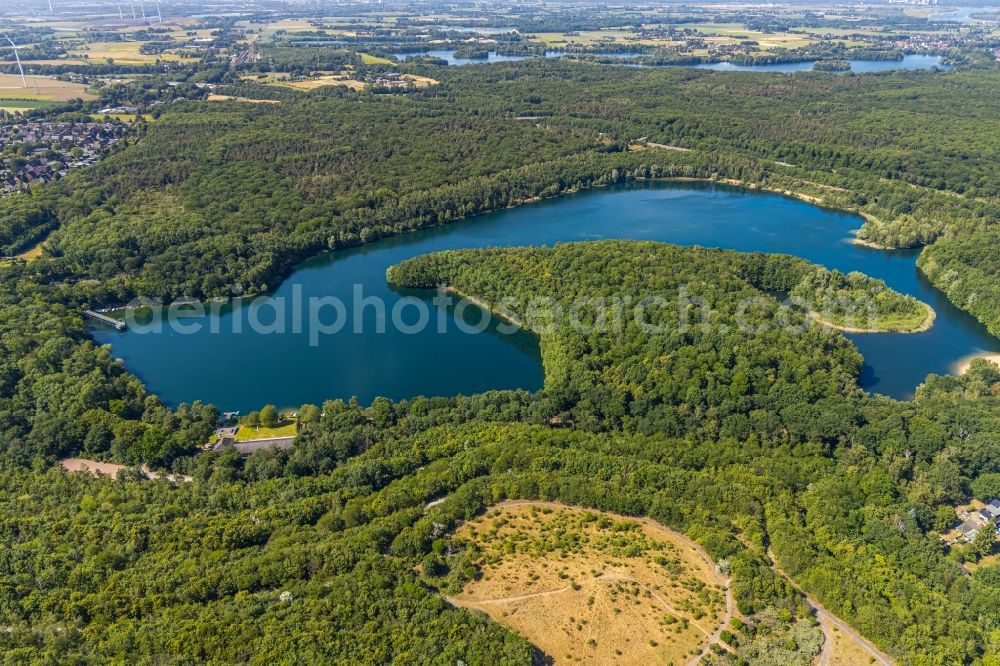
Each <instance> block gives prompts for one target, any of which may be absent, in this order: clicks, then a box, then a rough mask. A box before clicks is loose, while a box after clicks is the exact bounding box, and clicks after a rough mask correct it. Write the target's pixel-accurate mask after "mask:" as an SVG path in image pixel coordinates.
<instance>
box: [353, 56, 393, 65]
mask: <svg viewBox="0 0 1000 666" xmlns="http://www.w3.org/2000/svg"><path fill="white" fill-rule="evenodd" d="M358 55H360V56H361V62H363V63H365V64H366V65H393V64H395V63H394V62H393V61H391V60H389V59H388V58H379V57H378V56H373V55H371V54H368V53H359V54H358Z"/></svg>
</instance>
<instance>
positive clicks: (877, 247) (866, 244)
mask: <svg viewBox="0 0 1000 666" xmlns="http://www.w3.org/2000/svg"><path fill="white" fill-rule="evenodd" d="M847 242H848V243H850V244H851V245H857V246H858V247H867V248H869V249H872V250H882V251H883V252H887V251H889V250H892V249H893V248H891V247H886V246H884V245H879V244H878V243H875V242H873V241H869V240H864V239H863V238H858V237H857V236H855V237H854V238H848V239H847Z"/></svg>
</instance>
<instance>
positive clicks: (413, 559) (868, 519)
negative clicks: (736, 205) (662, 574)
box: [0, 242, 1000, 664]
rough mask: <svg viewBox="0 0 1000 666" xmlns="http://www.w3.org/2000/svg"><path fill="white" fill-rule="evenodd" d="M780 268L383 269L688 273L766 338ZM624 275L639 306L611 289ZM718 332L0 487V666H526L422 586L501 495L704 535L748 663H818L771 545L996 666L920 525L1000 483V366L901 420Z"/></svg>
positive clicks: (828, 354)
mask: <svg viewBox="0 0 1000 666" xmlns="http://www.w3.org/2000/svg"><path fill="white" fill-rule="evenodd" d="M542 255H545V256H544V257H543V256H542ZM649 257H654V258H658V259H660V260H661V261H653V260H652V259H648V258H649ZM741 258H742V261H741V260H739V259H741ZM795 261H797V260H795ZM605 267H606V268H605ZM789 267H790V262H789V261H788V260H787V258H781V257H778V258H772V257H766V256H762V255H737V254H736V253H729V252H718V251H708V250H699V249H682V248H675V247H672V246H666V245H659V244H652V243H628V242H603V243H593V244H583V245H562V246H558V247H557V248H555V249H551V250H486V251H479V252H476V253H471V252H461V253H448V254H442V255H432V256H430V257H427V258H420V259H417V260H415V261H413V262H409V263H407V264H405V265H403V266H401V267H400V268H399V269H397V270H395V271H394V272H393V274H394V276H395V277H396V278H397V279H400V280H402V279H404V278H405V279H407V280H409V281H411V283H412V284H421V283H423V282H424V281H431V282H435V283H436V282H438V281H439V280H440V279H441V278H442V277H443V272H444V271H447V270H451V271H452V273H451V274H450V275H449V277H450V279H451V280H453V281H454V282H455V283H456V284H459V285H461V286H463V287H466V288H470V289H472V288H473V286H475V288H476V289H481V291H480V292H477V293H478V294H479V295H480V296H481V297H483V298H487V297H489V296H491V295H492V294H498V293H504V294H510V295H512V296H515V297H516V296H518V295H530V294H531V293H532V290H535V289H537V290H540V291H539V293H543V294H546V295H555V296H558V297H570V296H573V295H575V294H577V293H580V290H582V289H584V288H586V289H588V290H589V289H590V288H592V287H597V286H600V285H622V288H624V289H626V290H629V291H631V292H634V295H641V294H644V293H663V292H664V291H665V290H668V289H669V288H670V287H671V286H674V285H676V284H678V283H679V282H680V281H684V282H685V283H687V284H693V285H695V287H696V288H697V289H698V293H700V294H701V296H703V297H704V298H705V299H706V302H709V301H710V302H712V303H713V306H712V307H713V313H714V314H715V315H716V316H717V317H719V318H725V319H726V320H727V321H728V318H729V317H731V316H732V311H731V307H732V306H733V305H734V304H735V303H736V301H737V300H738V298H739V297H741V296H748V295H752V296H754V297H755V298H756V302H757V303H759V304H760V305H761V310H760V311H759V312H757V313H756V315H755V316H758V317H759V318H760V321H767V320H770V319H771V318H772V317H773V315H774V313H773V312H768V310H767V308H765V307H764V303H765V302H766V299H767V297H766V295H765V294H766V291H761V289H762V288H767V287H771V286H775V285H777V284H780V283H781V281H782V280H785V279H787V278H788V275H787V274H786V273H787V271H788V269H789ZM556 268H558V269H560V272H559V273H558V274H557V276H555V275H553V276H550V277H546V274H547V273H551V272H552V270H553V269H556ZM641 269H645V270H646V271H647V272H652V273H653V276H654V279H653V280H652V281H651V282H650V283H649V284H648V286H642V282H641V281H636V280H625V281H622V278H627V277H628V276H630V275H634V273H635V271H638V270H641ZM491 276H492V278H491ZM510 281H514V282H513V283H512V284H510V285H508V282H510ZM580 285H584V287H580ZM755 285H756V286H755ZM613 291H614V290H613V289H610V288H609V289H608V293H612V292H613ZM771 302H772V303H773V305H771V306H770V307H771V308H776V307H777V302H776V301H774V299H771ZM789 316H791V317H796V316H798V317H800V318H801V317H802V316H803V315H802V314H801V313H795V312H790V313H789ZM718 330H720V329H719V328H717V327H713V328H712V329H711V330H706V331H700V330H697V329H696V330H694V331H691V332H689V333H686V334H684V333H680V332H678V330H677V329H676V328H675V327H669V328H668V329H667V330H666V331H665V332H664V333H663V334H661V335H639V334H638V333H639V331H637V330H636V329H635V328H634V327H633V326H630V325H626V326H624V327H623V328H622V330H621V331H620V332H617V331H615V330H614V329H613V328H612V329H610V330H609V331H607V332H595V333H593V334H592V335H590V336H589V337H585V336H580V335H577V336H574V334H573V333H572V332H568V331H566V327H565V326H564V325H562V324H561V323H559V322H556V325H555V326H553V327H552V329H551V332H549V333H542V341H543V347H544V348H545V364H546V377H547V379H546V387H545V389H544V390H543V391H542V392H540V393H539V394H536V395H530V394H526V393H519V392H494V393H488V394H484V395H479V396H473V397H470V398H452V399H447V398H438V399H426V398H418V399H414V400H411V401H405V402H402V403H391V402H389V401H388V400H384V399H378V400H376V401H375V402H374V403H373V404H372V405H371V406H370V407H368V408H364V407H361V406H359V405H357V404H355V403H344V402H342V401H331V402H328V403H326V404H325V405H324V406H323V409H322V415H321V416H320V417H319V418H318V419H316V420H313V421H310V422H309V423H308V424H304V425H303V426H302V427H301V429H300V433H299V441H298V445H297V446H296V448H295V449H294V450H290V451H280V452H277V451H276V452H261V453H258V454H255V455H254V456H252V457H250V458H249V459H246V460H241V459H240V458H239V456H238V455H236V454H235V452H233V451H231V450H230V451H229V452H226V453H221V454H205V455H201V456H197V457H194V458H183V459H180V460H178V463H177V465H176V468H177V469H179V470H182V471H184V472H186V473H188V474H190V475H191V476H192V479H193V480H192V481H191V482H189V483H177V484H171V483H169V482H167V481H165V480H157V481H136V480H130V479H129V478H128V475H125V476H124V477H123V478H121V479H119V481H118V482H117V483H116V482H111V481H106V480H97V479H92V478H90V477H86V476H79V475H69V476H68V475H66V474H65V473H63V472H61V471H58V470H49V471H44V470H35V471H30V470H28V469H21V470H15V469H10V470H9V472H8V473H7V474H5V475H4V476H3V479H2V482H0V483H2V485H0V501H2V502H3V504H4V509H5V510H4V512H3V516H4V518H3V525H4V527H3V529H4V533H5V534H6V535H8V536H7V538H6V545H7V549H6V550H5V552H4V560H5V562H6V566H5V567H4V572H3V574H2V575H0V585H2V586H3V587H4V589H6V590H7V594H6V595H5V599H6V601H5V603H4V604H3V606H2V608H0V615H2V619H3V622H4V623H5V625H6V626H9V627H10V628H11V629H10V631H8V632H4V633H3V635H2V638H0V641H2V642H3V644H4V648H5V653H6V654H8V655H12V656H14V655H16V658H17V659H19V660H22V661H27V660H41V659H42V658H43V656H44V655H51V654H56V655H61V656H62V657H63V658H71V657H77V658H80V659H94V658H96V659H101V660H103V659H112V660H113V659H115V658H126V657H127V656H128V655H132V654H136V653H141V654H149V655H154V654H155V655H161V656H164V658H169V659H170V660H175V661H177V660H180V661H183V660H191V659H194V660H205V661H213V660H214V661H251V662H260V663H264V662H267V661H270V660H274V659H277V658H279V657H281V658H286V659H287V658H297V659H302V660H324V661H331V662H339V663H357V662H359V661H361V662H366V663H367V662H386V661H389V660H392V659H397V660H404V661H429V662H430V661H435V662H438V661H439V662H449V663H450V662H452V661H454V660H456V659H461V660H463V661H465V662H466V663H470V664H477V663H512V664H513V663H528V662H530V661H531V660H532V659H533V656H532V649H531V647H530V646H528V645H527V644H526V643H525V642H524V641H522V640H521V639H519V638H517V637H516V636H513V635H511V634H510V633H508V632H507V631H506V630H504V629H502V628H500V627H499V626H498V625H495V624H492V623H489V622H487V621H486V620H484V619H483V618H481V617H479V616H475V615H471V614H468V613H465V612H461V611H458V610H456V609H454V608H451V607H450V606H448V605H447V604H446V603H445V602H444V601H443V599H442V598H441V597H440V596H438V594H437V590H438V589H440V588H443V587H447V586H452V585H455V584H456V581H459V582H460V581H461V580H462V579H463V577H468V576H470V575H475V571H474V570H473V571H470V570H468V566H467V564H466V563H465V562H466V561H465V560H464V559H463V558H461V557H456V558H455V560H454V561H453V560H451V559H450V558H449V557H447V556H446V553H448V552H451V547H450V546H449V540H450V539H451V536H450V532H451V529H452V528H454V527H455V526H456V525H457V524H458V523H459V522H460V521H462V520H464V519H466V518H469V517H472V516H474V515H477V513H479V512H480V511H482V510H483V509H484V508H485V507H488V506H490V505H492V504H494V503H496V502H497V501H499V500H501V499H504V498H541V499H557V500H560V501H563V502H566V503H569V504H574V505H583V506H590V507H595V508H601V509H606V510H611V511H616V512H620V513H625V514H628V515H648V516H651V517H653V518H655V519H656V520H658V521H661V522H662V523H664V524H665V525H669V526H671V527H675V528H677V529H679V530H682V531H684V532H685V533H687V534H689V535H690V536H692V537H693V538H695V539H697V540H698V541H699V542H700V543H702V544H703V545H704V546H705V547H706V549H707V550H708V551H709V553H710V554H711V555H712V556H713V557H714V558H715V559H716V560H717V561H720V562H726V566H727V568H728V570H729V571H730V572H731V575H732V577H733V583H732V585H733V591H734V594H735V597H736V601H737V604H738V608H739V610H740V613H741V614H742V615H743V616H744V617H745V618H747V620H746V623H745V624H741V627H743V629H742V630H734V634H735V636H734V637H732V638H731V640H732V641H733V642H734V643H736V644H737V645H739V644H741V642H743V644H744V645H745V646H746V649H747V650H748V651H751V650H752V652H748V653H747V654H754V655H757V656H758V657H759V656H760V655H761V654H764V655H765V656H767V655H770V658H772V659H773V658H776V657H774V655H781V659H783V660H784V661H783V663H802V664H805V663H809V661H810V660H811V659H812V656H813V654H814V653H813V652H812V651H811V648H810V649H807V648H809V645H808V644H806V643H805V642H804V643H803V644H802V646H801V647H802V652H801V653H799V652H797V651H796V647H795V643H794V642H793V643H792V644H791V647H790V646H789V643H788V641H787V638H786V637H787V635H789V632H793V631H798V632H800V633H801V631H803V629H802V626H800V623H802V622H805V623H806V624H805V625H804V626H806V627H808V626H809V623H810V622H812V620H811V615H810V613H809V610H808V607H807V606H806V605H805V604H804V602H803V600H802V598H801V597H800V596H799V594H798V593H797V592H795V591H794V589H792V588H791V587H790V586H789V585H788V583H787V582H785V581H784V580H783V579H781V578H780V577H779V576H778V575H777V574H775V573H774V571H773V569H772V568H771V567H770V565H769V562H768V558H767V554H766V551H767V549H768V548H769V547H770V548H771V549H772V550H773V551H774V553H775V555H776V557H777V558H778V559H779V561H780V562H781V563H782V566H783V567H784V568H785V569H786V570H788V571H789V572H791V573H792V574H793V575H794V576H795V577H796V580H798V581H799V582H800V583H801V584H802V585H803V586H804V587H805V588H806V589H807V590H809V592H810V593H812V594H814V595H816V596H817V597H819V598H820V599H821V600H822V601H823V603H824V604H826V605H827V606H828V607H829V608H830V609H831V610H833V611H834V612H837V613H839V614H841V615H842V616H843V617H845V618H846V619H848V620H849V621H851V622H852V623H853V624H854V625H855V626H857V627H858V628H859V629H860V630H861V631H863V632H864V633H865V634H866V635H867V636H868V637H870V638H871V639H872V640H875V641H876V642H877V643H878V644H879V645H880V646H882V647H883V648H885V649H887V650H889V651H890V652H891V653H892V654H893V655H895V656H897V657H898V658H899V659H900V660H901V661H903V662H904V663H911V662H912V663H962V662H973V661H977V660H986V659H987V658H988V657H991V656H993V655H995V654H996V645H995V644H994V643H992V642H991V640H990V634H989V633H987V632H984V631H983V629H982V627H983V626H984V625H985V626H992V625H994V624H995V623H996V622H997V621H998V619H1000V618H998V617H997V609H998V608H1000V604H998V601H1000V598H998V596H997V595H998V594H1000V585H998V581H997V580H996V568H995V567H991V568H983V569H981V570H979V571H977V572H976V573H975V574H973V575H972V576H967V575H961V574H960V573H959V571H960V570H959V568H958V566H957V564H956V562H955V561H953V560H952V559H949V558H947V557H945V556H944V553H943V550H942V546H940V545H939V544H940V542H939V541H938V539H937V535H936V533H935V530H936V529H938V524H937V515H938V513H939V512H938V511H937V508H938V507H942V506H946V505H947V504H948V503H951V502H955V501H957V500H958V499H960V498H961V497H962V496H963V495H964V494H965V493H967V492H970V488H969V484H970V483H972V482H973V479H974V478H976V477H978V476H980V475H981V474H983V473H995V472H997V471H998V470H997V464H996V460H997V455H996V453H997V450H996V446H997V441H998V434H1000V417H998V414H1000V409H998V407H1000V371H998V370H997V369H996V368H995V367H992V366H990V365H988V364H986V363H977V364H976V365H975V366H974V368H973V370H972V371H971V372H970V373H969V374H968V375H966V376H965V377H964V378H953V377H948V378H945V377H932V378H930V379H929V381H928V383H927V384H926V385H925V386H924V387H923V388H922V389H921V391H920V392H919V393H918V395H917V398H916V399H915V400H914V401H913V402H911V403H900V402H895V401H891V400H887V399H882V398H877V399H876V398H871V397H868V396H867V395H866V394H864V393H863V392H862V391H860V390H859V389H858V388H857V385H856V383H855V380H856V376H857V373H858V371H859V368H860V357H859V356H858V354H857V352H856V351H855V350H854V349H853V348H852V347H851V345H850V344H849V343H848V342H847V341H846V340H845V339H843V338H842V337H840V336H839V335H838V334H836V333H834V332H831V331H828V330H824V329H823V328H822V327H818V326H807V327H804V328H802V329H801V330H800V331H799V332H798V333H795V334H793V333H791V332H787V331H780V332H776V333H775V334H773V336H772V337H768V336H767V335H763V336H761V335H760V334H756V333H740V332H739V331H737V332H734V333H731V334H729V337H728V339H726V338H720V337H718V336H717V335H715V334H713V333H712V331H718ZM581 346H585V347H587V349H580V347H581ZM625 396H631V399H627V400H620V399H619V398H620V397H625ZM616 419H617V420H616ZM588 430H593V431H595V432H588ZM671 432H676V433H678V434H677V435H676V436H675V435H672V434H671ZM439 499H443V500H444V501H442V502H436V500H439ZM432 501H434V503H433V504H431V503H432ZM847 553H849V556H848V555H847ZM775 621H776V622H778V623H779V624H781V625H782V626H785V627H787V629H784V630H781V631H776V632H773V633H772V634H768V635H770V636H772V639H773V638H775V637H780V638H781V640H780V641H778V643H776V644H770V643H768V639H767V636H761V635H759V634H758V635H756V636H755V635H754V634H753V633H751V628H753V627H759V626H763V623H768V622H775ZM320 636H321V637H322V638H321V639H319V638H318V637H320ZM772 642H773V641H772ZM734 663H735V662H734ZM755 663H763V662H761V661H759V660H757V659H755ZM981 663H988V661H982V662H981Z"/></svg>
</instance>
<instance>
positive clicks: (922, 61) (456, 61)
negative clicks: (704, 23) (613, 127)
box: [392, 49, 952, 74]
mask: <svg viewBox="0 0 1000 666" xmlns="http://www.w3.org/2000/svg"><path fill="white" fill-rule="evenodd" d="M392 55H394V56H395V57H396V58H397V59H398V60H406V59H407V58H409V57H415V56H431V57H434V58H438V59H441V60H446V61H447V62H448V64H449V65H476V64H482V63H491V62H514V61H518V60H528V59H530V58H534V57H538V56H510V55H499V54H497V53H496V52H494V51H490V52H489V53H488V54H487V57H485V58H456V57H455V51H454V49H438V50H429V51H419V52H416V53H393V54H392ZM568 55H573V54H572V53H570V52H566V51H548V52H546V54H545V57H546V58H560V57H563V56H568ZM581 55H593V56H600V57H604V58H608V57H611V58H634V57H637V56H641V55H642V54H641V53H589V54H581ZM850 63H851V71H852V72H855V73H858V74H865V73H870V72H887V71H892V70H899V69H931V68H932V67H937V68H939V69H944V70H950V69H952V67H951V65H946V64H944V63H943V62H942V57H941V56H938V55H916V54H911V55H906V56H903V59H902V60H851V61H850ZM815 64H816V61H815V60H805V61H802V62H781V63H774V64H769V65H736V64H733V63H731V62H705V63H699V64H696V65H663V66H665V67H692V68H694V69H711V70H714V71H717V72H811V71H812V69H813V65H815ZM837 73H841V72H837Z"/></svg>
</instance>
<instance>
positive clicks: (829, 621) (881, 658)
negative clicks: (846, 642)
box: [767, 548, 895, 666]
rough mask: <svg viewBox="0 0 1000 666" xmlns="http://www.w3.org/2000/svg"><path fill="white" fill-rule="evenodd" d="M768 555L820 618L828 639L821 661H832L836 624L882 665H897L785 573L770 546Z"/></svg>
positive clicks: (825, 636) (775, 568) (824, 662)
mask: <svg viewBox="0 0 1000 666" xmlns="http://www.w3.org/2000/svg"><path fill="white" fill-rule="evenodd" d="M767 557H768V558H769V559H770V560H771V565H772V566H773V567H774V570H775V571H777V572H778V574H779V575H780V576H781V577H782V578H784V579H785V580H786V581H788V584H789V585H791V586H792V587H793V588H795V590H796V591H798V593H799V594H801V595H802V596H803V597H805V599H806V601H807V602H808V603H809V605H810V606H812V609H813V612H815V613H816V619H817V620H819V623H820V627H821V628H822V629H823V636H824V638H825V639H826V640H825V641H824V644H823V652H822V653H821V654H820V657H819V659H820V660H819V663H820V664H828V663H829V662H830V652H831V650H832V649H833V632H832V631H831V630H830V626H834V627H836V628H837V629H839V630H840V631H842V632H843V633H844V635H845V636H847V637H849V638H850V639H851V640H853V641H854V642H855V643H857V644H858V645H860V646H861V647H862V648H864V650H865V651H866V652H867V653H868V654H870V655H871V656H872V658H873V659H874V660H875V661H877V662H878V663H880V664H882V666H895V662H894V661H892V659H891V658H890V657H889V655H887V654H885V653H884V652H882V651H881V650H879V649H878V648H877V647H875V646H874V645H873V644H872V643H871V642H870V641H869V640H868V639H866V638H865V637H864V636H862V635H861V634H859V633H858V632H857V631H855V630H854V628H853V627H851V625H849V624H847V623H846V622H844V621H843V620H841V619H840V618H839V617H837V616H836V615H834V614H833V613H831V612H830V611H828V610H827V609H825V608H824V607H823V606H822V605H821V604H820V603H819V602H818V601H816V600H815V599H813V598H812V597H811V596H810V595H808V594H807V593H806V592H805V591H804V590H803V589H802V588H801V587H799V586H798V584H797V583H796V582H795V581H794V580H792V577H791V576H789V575H788V574H787V573H785V571H784V569H782V568H781V567H780V566H779V565H778V560H777V558H776V557H775V556H774V551H772V550H771V549H770V548H768V549H767Z"/></svg>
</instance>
